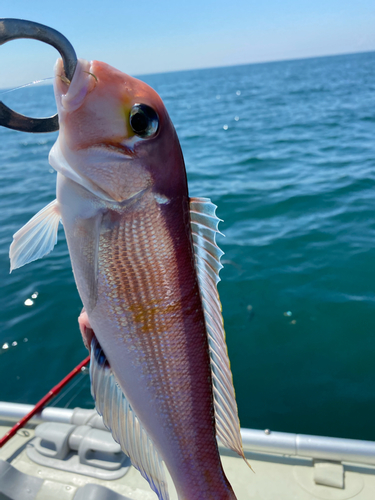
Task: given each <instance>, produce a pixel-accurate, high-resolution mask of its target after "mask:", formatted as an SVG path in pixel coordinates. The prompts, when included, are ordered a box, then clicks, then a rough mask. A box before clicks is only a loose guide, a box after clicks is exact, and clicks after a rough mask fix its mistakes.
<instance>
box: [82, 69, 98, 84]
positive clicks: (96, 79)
mask: <svg viewBox="0 0 375 500" xmlns="http://www.w3.org/2000/svg"><path fill="white" fill-rule="evenodd" d="M84 73H87V74H88V75H91V76H93V77H94V78H95V81H96V82H97V81H98V77H97V76H95V75H94V73H91V72H90V71H84Z"/></svg>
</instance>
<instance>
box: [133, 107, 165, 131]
mask: <svg viewBox="0 0 375 500" xmlns="http://www.w3.org/2000/svg"><path fill="white" fill-rule="evenodd" d="M129 122H130V126H131V128H132V130H133V132H134V133H135V134H136V135H138V136H139V137H152V136H153V135H155V134H156V132H157V131H158V128H159V117H158V115H157V113H156V111H155V110H153V109H152V108H151V107H150V106H147V104H134V106H133V107H132V109H131V111H130V118H129Z"/></svg>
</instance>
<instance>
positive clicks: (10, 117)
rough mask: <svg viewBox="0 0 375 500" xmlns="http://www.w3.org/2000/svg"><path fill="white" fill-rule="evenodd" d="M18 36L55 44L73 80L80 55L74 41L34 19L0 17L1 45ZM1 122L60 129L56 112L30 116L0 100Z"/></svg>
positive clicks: (29, 129) (25, 128) (24, 127)
mask: <svg viewBox="0 0 375 500" xmlns="http://www.w3.org/2000/svg"><path fill="white" fill-rule="evenodd" d="M18 38H32V39H33V40H40V41H41V42H45V43H48V44H49V45H52V47H55V49H57V50H58V51H59V52H60V54H61V57H62V60H63V63H64V70H65V74H66V77H67V78H68V79H69V80H70V81H71V80H72V78H73V75H74V71H75V69H76V66H77V56H76V53H75V51H74V49H73V47H72V45H71V43H70V42H69V41H68V40H67V39H66V38H65V37H64V36H63V35H62V34H61V33H59V32H58V31H56V30H54V29H53V28H49V27H48V26H44V25H43V24H39V23H34V22H32V21H25V20H23V19H0V45H3V44H4V43H6V42H9V41H11V40H16V39H18ZM0 125H2V126H3V127H7V128H11V129H13V130H20V131H22V132H34V133H37V132H54V131H55V130H58V129H59V120H58V116H57V114H56V115H54V116H51V117H49V118H29V117H28V116H24V115H21V114H19V113H16V112H15V111H13V110H12V109H10V108H8V106H6V105H5V104H4V103H3V102H1V101H0Z"/></svg>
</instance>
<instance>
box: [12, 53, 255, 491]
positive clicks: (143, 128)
mask: <svg viewBox="0 0 375 500" xmlns="http://www.w3.org/2000/svg"><path fill="white" fill-rule="evenodd" d="M54 92H55V98H56V103H57V109H58V116H59V135H58V138H57V140H56V143H55V144H54V145H53V147H52V149H51V152H50V155H49V162H50V164H51V166H52V167H53V168H54V169H55V170H56V171H57V181H56V199H55V200H54V201H52V202H51V203H50V204H49V205H47V206H46V207H45V208H43V209H42V210H41V211H40V212H38V213H37V214H36V215H35V216H34V217H33V218H32V219H31V220H30V221H29V222H28V223H27V224H26V225H25V226H24V227H23V228H21V229H20V230H19V231H18V232H17V233H16V234H15V235H14V237H13V242H12V244H11V247H10V260H11V271H12V270H14V269H16V268H19V267H21V266H23V265H24V264H27V263H29V262H32V261H34V260H36V259H39V258H41V257H43V256H44V255H46V254H48V253H49V252H50V251H51V250H52V249H53V247H54V245H55V244H56V241H57V231H58V226H59V223H60V222H62V224H63V227H64V231H65V235H66V240H67V244H68V249H69V254H70V259H71V263H72V268H73V274H74V278H75V282H76V285H77V288H78V291H79V294H80V297H81V300H82V303H83V306H84V310H83V313H82V314H81V316H80V326H81V332H82V334H83V340H84V342H85V345H86V346H87V347H88V348H89V349H90V351H91V363H90V377H91V391H92V394H93V396H94V399H95V404H96V408H97V410H98V412H99V414H101V415H102V417H103V421H104V423H105V425H106V426H107V427H108V429H109V430H110V431H111V432H112V435H113V437H114V439H115V440H116V441H117V442H118V443H120V445H121V447H122V449H123V450H124V452H125V453H126V454H127V455H128V456H129V457H130V459H131V462H132V464H133V465H134V466H135V467H136V468H137V469H138V470H139V471H140V473H141V474H142V476H143V477H144V478H145V479H147V481H148V482H149V484H150V487H151V488H152V490H153V491H154V492H155V493H156V494H157V495H158V497H159V499H161V500H167V499H168V498H169V493H168V487H167V481H166V474H165V467H166V468H167V470H168V472H169V474H170V476H171V478H172V480H173V483H174V485H175V487H176V490H177V494H178V498H179V499H180V500H193V499H194V500H197V499H202V500H203V499H204V500H210V499H212V500H213V499H215V500H228V499H235V498H236V496H235V493H234V491H233V488H232V486H231V485H230V483H229V481H228V479H227V477H226V475H225V473H224V470H223V467H222V464H221V459H220V455H219V450H218V443H217V438H218V439H219V440H220V441H221V442H222V443H223V444H224V445H225V446H226V447H228V448H230V449H231V450H233V451H234V452H236V453H237V454H238V455H239V456H241V457H243V458H244V459H245V461H246V458H245V455H244V451H243V446H242V440H241V434H240V423H239V418H238V409H237V403H236V399H235V392H234V387H233V381H232V373H231V369H230V362H229V358H228V352H227V346H226V341H225V331H224V324H223V317H222V312H221V303H220V299H219V295H218V291H217V284H218V282H219V272H220V269H221V268H222V265H221V263H220V258H221V256H222V255H223V252H222V251H221V250H220V248H219V247H218V245H217V243H216V235H217V233H218V232H219V230H218V224H219V221H220V220H219V219H218V217H217V216H216V208H217V207H216V206H215V205H214V204H213V203H212V202H211V201H210V200H209V199H208V198H197V197H190V196H189V192H188V184H187V177H186V169H185V163H184V158H183V154H182V150H181V147H180V143H179V140H178V137H177V133H176V131H175V128H174V126H173V124H172V121H171V119H170V117H169V115H168V112H167V110H166V108H165V106H164V104H163V102H162V100H161V98H160V96H159V95H158V94H157V93H156V92H155V91H154V90H153V89H152V88H151V87H149V86H148V85H147V84H146V83H144V82H142V81H140V80H138V79H135V78H133V77H131V76H129V75H127V74H125V73H123V72H121V71H119V70H117V69H115V68H113V67H111V66H109V65H108V64H106V63H103V62H100V61H86V60H83V59H79V60H78V64H77V67H76V70H75V74H74V76H73V78H72V81H69V80H68V79H67V78H66V77H65V76H64V69H63V64H62V61H61V60H58V62H57V63H56V66H55V79H54Z"/></svg>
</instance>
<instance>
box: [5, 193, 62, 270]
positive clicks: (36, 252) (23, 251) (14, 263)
mask: <svg viewBox="0 0 375 500" xmlns="http://www.w3.org/2000/svg"><path fill="white" fill-rule="evenodd" d="M60 219H61V216H60V210H59V207H58V203H57V200H54V201H53V202H52V203H50V204H49V205H47V206H46V207H44V208H43V209H42V210H41V211H40V212H38V213H37V214H36V215H34V217H33V218H32V219H30V220H29V222H28V223H27V224H26V225H25V226H23V227H22V228H21V229H20V230H19V231H17V232H16V234H15V235H14V236H13V243H12V244H11V246H10V250H9V257H10V272H12V271H13V269H17V268H18V267H22V266H24V265H25V264H28V263H29V262H32V261H33V260H37V259H40V258H41V257H44V256H45V255H47V254H48V253H49V252H50V251H51V250H52V249H53V247H54V246H55V245H56V243H57V229H58V226H59V222H60Z"/></svg>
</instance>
